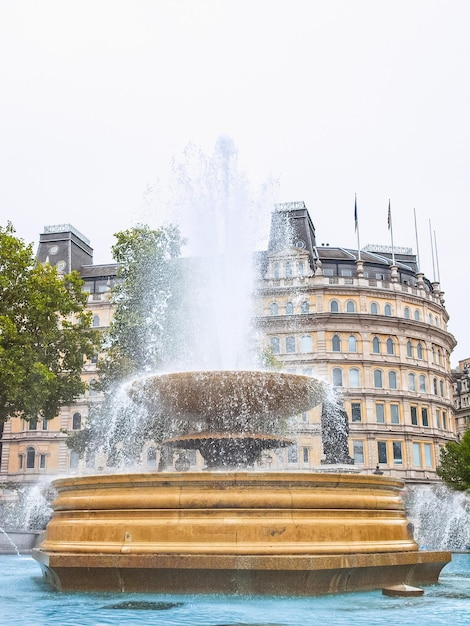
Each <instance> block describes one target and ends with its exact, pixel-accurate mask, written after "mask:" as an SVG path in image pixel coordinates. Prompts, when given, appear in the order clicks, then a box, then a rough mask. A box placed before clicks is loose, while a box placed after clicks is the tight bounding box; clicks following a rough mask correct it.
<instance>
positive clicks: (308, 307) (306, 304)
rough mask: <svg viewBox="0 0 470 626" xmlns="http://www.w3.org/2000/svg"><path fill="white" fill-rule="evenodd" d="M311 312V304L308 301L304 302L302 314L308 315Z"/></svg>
mask: <svg viewBox="0 0 470 626" xmlns="http://www.w3.org/2000/svg"><path fill="white" fill-rule="evenodd" d="M309 311H310V302H309V301H308V300H304V301H303V302H302V304H301V305H300V312H301V313H308V312H309Z"/></svg>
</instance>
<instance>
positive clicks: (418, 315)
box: [414, 309, 421, 322]
mask: <svg viewBox="0 0 470 626" xmlns="http://www.w3.org/2000/svg"><path fill="white" fill-rule="evenodd" d="M414 315H415V322H419V320H420V319H421V315H420V313H419V311H418V309H415V313H414Z"/></svg>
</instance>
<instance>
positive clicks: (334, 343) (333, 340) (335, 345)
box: [331, 335, 341, 352]
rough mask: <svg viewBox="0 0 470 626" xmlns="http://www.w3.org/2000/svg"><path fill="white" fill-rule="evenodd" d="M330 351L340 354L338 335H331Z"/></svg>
mask: <svg viewBox="0 0 470 626" xmlns="http://www.w3.org/2000/svg"><path fill="white" fill-rule="evenodd" d="M331 349H332V350H333V352H341V339H340V338H339V335H333V337H332V338H331Z"/></svg>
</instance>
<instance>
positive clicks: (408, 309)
mask: <svg viewBox="0 0 470 626" xmlns="http://www.w3.org/2000/svg"><path fill="white" fill-rule="evenodd" d="M403 314H404V316H405V319H406V320H409V319H410V317H411V313H410V308H409V307H407V306H406V307H405V310H404V311H403Z"/></svg>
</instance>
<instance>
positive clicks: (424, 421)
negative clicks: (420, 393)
mask: <svg viewBox="0 0 470 626" xmlns="http://www.w3.org/2000/svg"><path fill="white" fill-rule="evenodd" d="M421 423H422V425H423V426H429V420H428V410H427V408H426V407H423V408H422V409H421Z"/></svg>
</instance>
